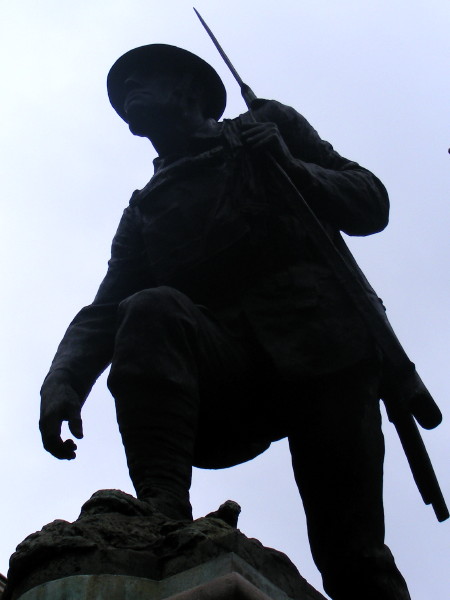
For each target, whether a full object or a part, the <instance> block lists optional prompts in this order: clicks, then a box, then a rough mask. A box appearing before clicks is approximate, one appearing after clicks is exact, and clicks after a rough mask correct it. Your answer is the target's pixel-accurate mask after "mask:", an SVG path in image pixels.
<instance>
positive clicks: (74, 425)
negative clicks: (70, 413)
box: [69, 414, 83, 440]
mask: <svg viewBox="0 0 450 600" xmlns="http://www.w3.org/2000/svg"><path fill="white" fill-rule="evenodd" d="M69 429H70V432H71V434H72V435H74V436H75V437H76V438H77V439H78V440H81V438H82V437H83V421H82V420H81V417H80V415H79V414H78V416H77V417H75V418H72V419H70V420H69Z"/></svg>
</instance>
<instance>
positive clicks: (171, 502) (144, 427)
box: [108, 287, 241, 518]
mask: <svg viewBox="0 0 450 600" xmlns="http://www.w3.org/2000/svg"><path fill="white" fill-rule="evenodd" d="M233 341H234V340H233V339H232V336H229V335H227V332H226V331H224V330H223V329H222V328H221V327H220V325H219V324H217V323H216V322H215V321H214V320H213V319H211V318H209V317H208V316H206V315H205V314H204V312H202V310H201V309H200V308H199V307H197V306H196V305H195V304H193V303H192V302H191V301H190V299H189V298H187V297H186V296H185V295H184V294H182V293H180V292H178V291H176V290H174V289H172V288H168V287H159V288H152V289H148V290H144V291H142V292H139V293H137V294H135V295H134V296H131V297H130V298H128V299H127V300H125V301H124V302H122V303H121V305H120V311H119V325H118V330H117V334H116V341H115V352H114V357H113V361H112V366H111V372H110V375H109V378H108V385H109V388H110V390H111V392H112V394H113V396H114V398H115V401H116V410H117V420H118V423H119V428H120V432H121V435H122V440H123V443H124V447H125V452H126V456H127V462H128V467H129V471H130V477H131V479H132V482H133V485H134V487H135V489H136V493H137V496H138V498H140V499H146V500H149V499H151V501H152V502H153V503H154V504H155V506H156V508H158V509H160V510H162V512H165V513H166V514H167V515H168V516H171V517H174V518H191V516H192V513H191V507H190V503H189V487H190V483H191V471H192V461H193V452H194V443H195V435H196V427H197V419H198V411H199V379H200V378H201V377H206V378H208V377H209V378H214V376H215V375H216V374H217V377H219V375H222V376H224V377H227V376H229V377H232V376H233V370H236V369H239V361H240V360H241V356H240V351H239V345H236V344H233Z"/></svg>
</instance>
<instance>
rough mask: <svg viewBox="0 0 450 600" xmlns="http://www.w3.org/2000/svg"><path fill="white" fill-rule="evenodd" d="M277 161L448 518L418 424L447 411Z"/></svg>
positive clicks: (421, 484) (423, 479)
mask: <svg viewBox="0 0 450 600" xmlns="http://www.w3.org/2000/svg"><path fill="white" fill-rule="evenodd" d="M194 11H195V13H196V15H197V16H198V18H199V19H200V22H201V23H202V25H203V27H204V28H205V29H206V31H207V33H208V35H209V37H210V38H211V40H212V41H213V43H214V45H215V47H216V48H217V50H218V52H219V54H220V55H221V57H222V58H223V60H224V61H225V63H226V65H227V66H228V68H229V69H230V71H231V73H232V74H233V76H234V78H235V79H236V81H237V82H238V84H239V87H240V89H241V94H242V97H243V98H244V101H245V103H246V105H247V107H248V109H249V110H250V112H251V109H252V105H253V103H254V102H255V100H257V97H256V95H255V94H254V92H253V91H252V90H251V88H250V87H249V86H248V85H247V84H246V83H244V81H243V80H242V79H241V77H240V76H239V74H238V73H237V71H236V69H235V68H234V66H233V65H232V63H231V61H230V59H229V58H228V56H227V55H226V54H225V52H224V51H223V49H222V47H221V46H220V44H219V42H218V41H217V39H216V37H215V36H214V34H213V33H212V31H211V29H210V28H209V27H208V25H207V24H206V23H205V21H204V19H203V18H202V17H201V16H200V14H199V12H198V11H197V10H196V9H195V8H194ZM271 162H272V164H273V168H274V169H275V171H276V172H277V174H278V176H279V177H280V179H281V180H282V181H284V184H285V186H286V191H287V194H288V196H289V197H290V198H291V199H292V200H293V201H291V203H290V208H291V209H292V210H293V211H294V213H295V214H296V215H297V216H298V218H299V219H300V222H302V223H303V225H304V228H305V230H306V231H307V232H308V234H309V236H310V238H311V239H312V241H313V242H314V244H315V246H316V248H317V250H318V252H320V253H321V254H322V257H323V258H324V259H325V261H326V263H327V264H328V266H329V267H330V269H331V271H332V272H333V273H334V275H335V276H336V279H337V280H338V282H339V283H340V284H341V285H342V287H343V289H344V290H345V292H346V293H347V296H348V298H349V299H350V301H351V302H352V304H353V305H354V307H355V309H356V310H357V311H358V312H359V314H360V316H361V317H362V319H363V321H364V323H365V325H366V326H367V328H368V330H369V332H370V333H371V335H372V337H373V339H374V340H375V343H376V344H377V346H378V347H379V348H380V350H381V352H382V354H383V368H384V373H383V383H382V389H381V392H380V396H381V399H382V400H383V402H384V404H385V406H386V411H387V415H388V418H389V420H390V421H391V422H392V423H393V424H394V426H395V428H396V430H397V433H398V436H399V438H400V441H401V444H402V447H403V450H404V452H405V455H406V458H407V460H408V463H409V466H410V468H411V472H412V475H413V477H414V481H415V482H416V485H417V487H418V489H419V492H420V494H421V495H422V498H423V501H424V502H425V504H431V505H432V506H433V509H434V512H435V514H436V517H437V520H438V521H439V522H442V521H445V520H446V519H448V517H449V511H448V508H447V506H446V504H445V499H444V497H443V495H442V491H441V489H440V486H439V482H438V481H437V478H436V474H435V472H434V469H433V465H432V464H431V461H430V458H429V456H428V453H427V450H426V448H425V445H424V443H423V440H422V437H421V435H420V432H419V429H418V427H417V424H416V420H417V422H418V423H419V424H420V425H421V426H422V427H424V428H425V429H433V428H435V427H437V426H438V425H439V424H440V423H441V421H442V414H441V411H440V410H439V408H438V406H437V404H436V403H435V401H434V399H433V398H432V396H431V394H430V392H429V391H428V390H427V388H426V387H425V384H424V383H423V381H422V380H421V379H420V377H419V375H418V373H417V371H416V368H415V365H414V363H412V362H411V361H410V359H409V358H408V356H407V354H406V352H405V350H404V349H403V347H402V345H401V344H400V342H399V340H398V338H397V336H396V335H395V333H394V331H393V329H392V327H391V325H390V323H389V321H388V319H387V317H386V314H385V310H384V307H383V305H382V304H381V303H380V301H379V299H378V298H377V297H376V296H372V295H371V294H369V293H368V292H367V286H368V285H369V284H368V282H367V280H366V279H365V277H364V275H363V273H362V271H361V270H360V269H359V267H358V265H357V263H356V261H355V259H354V258H353V256H352V254H351V253H350V250H348V248H347V247H346V246H345V243H344V242H343V244H344V246H343V247H344V248H345V250H346V253H345V255H344V254H343V253H342V252H341V251H340V250H339V249H338V248H337V247H336V245H335V244H334V242H333V240H332V239H331V237H330V236H329V235H328V232H327V231H326V230H325V228H324V227H323V225H322V223H321V222H320V221H319V219H318V218H317V217H316V215H315V214H314V212H313V211H312V209H311V208H310V207H309V205H308V203H307V202H306V200H305V199H304V197H303V195H302V194H301V193H300V192H299V190H298V189H297V187H296V186H295V184H294V183H293V182H292V180H291V178H290V177H289V175H288V174H287V173H286V171H285V170H284V169H283V168H282V167H281V166H280V164H279V163H278V162H277V161H276V160H275V159H274V158H273V157H271Z"/></svg>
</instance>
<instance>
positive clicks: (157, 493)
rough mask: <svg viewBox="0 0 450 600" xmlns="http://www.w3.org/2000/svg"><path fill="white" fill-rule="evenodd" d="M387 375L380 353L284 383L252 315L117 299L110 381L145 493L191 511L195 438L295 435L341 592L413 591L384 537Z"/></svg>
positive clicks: (354, 595) (178, 513) (322, 543)
mask: <svg viewBox="0 0 450 600" xmlns="http://www.w3.org/2000/svg"><path fill="white" fill-rule="evenodd" d="M379 379H380V363H379V361H377V360H372V361H365V362H364V363H363V364H358V365H355V366H354V367H352V368H349V369H346V370H345V372H339V373H334V374H331V375H330V374H328V375H326V376H322V377H320V376H317V377H314V378H311V377H309V378H302V377H301V373H299V380H298V381H296V382H295V383H293V382H292V381H290V382H283V381H280V380H279V379H277V374H276V372H275V371H274V369H271V367H270V361H269V360H268V358H267V357H265V356H264V354H263V352H262V351H261V350H260V349H259V348H258V344H257V342H256V341H255V340H254V339H252V336H251V335H250V332H249V330H247V329H246V327H245V323H243V325H242V327H236V326H234V327H233V328H232V329H230V328H227V327H226V326H224V325H223V323H221V322H220V321H218V320H216V319H215V318H214V317H213V316H212V315H211V314H209V312H208V311H207V309H205V308H204V307H201V306H198V305H196V304H194V303H193V302H192V301H191V300H190V299H189V298H188V297H187V296H185V295H184V294H182V293H181V292H179V291H177V290H175V289H173V288H170V287H157V288H151V289H147V290H143V291H141V292H138V293H137V294H134V295H133V296H131V297H129V298H127V299H126V300H124V301H123V302H122V303H121V305H120V307H119V322H118V327H117V333H116V341H115V351H114V356H113V360H112V365H111V371H110V375H109V378H108V386H109V388H110V390H111V393H112V394H113V396H114V398H115V402H116V411H117V420H118V424H119V428H120V431H121V435H122V440H123V443H124V447H125V452H126V456H127V462H128V467H129V471H130V477H131V480H132V482H133V484H134V487H135V489H136V493H137V496H138V498H140V499H144V500H146V499H153V500H155V501H156V502H157V503H159V507H160V508H161V510H162V511H163V512H165V513H166V514H167V516H169V517H173V518H190V517H191V515H192V513H191V508H190V504H189V488H190V484H191V473H192V466H193V464H195V460H196V453H197V452H198V448H199V447H200V448H201V451H202V452H203V453H205V452H206V453H207V452H208V444H210V446H211V448H213V447H214V448H215V449H216V451H217V446H218V447H221V440H224V439H228V440H230V439H231V440H245V439H247V440H248V442H249V443H252V442H258V441H259V442H260V441H261V440H268V441H270V440H275V439H279V438H280V437H284V436H287V437H288V440H289V447H290V451H291V456H292V466H293V472H294V477H295V481H296V483H297V486H298V489H299V492H300V496H301V499H302V501H303V506H304V510H305V514H306V518H307V526H308V536H309V542H310V546H311V551H312V555H313V558H314V561H315V563H316V565H317V567H318V569H319V571H320V572H321V574H322V578H323V585H324V589H325V591H326V592H327V593H328V594H329V595H330V597H331V598H333V600H344V599H345V600H353V599H354V600H357V599H362V598H364V600H408V599H410V596H409V593H408V590H407V586H406V583H405V581H404V579H403V577H402V575H401V573H400V572H399V570H398V569H397V567H396V565H395V561H394V558H393V556H392V554H391V552H390V550H389V548H388V547H387V546H386V545H385V544H384V511H383V500H382V481H383V459H384V442H383V435H382V431H381V415H380V411H379V395H378V386H379ZM224 394H225V397H224ZM223 447H224V448H225V447H226V445H224V446H223Z"/></svg>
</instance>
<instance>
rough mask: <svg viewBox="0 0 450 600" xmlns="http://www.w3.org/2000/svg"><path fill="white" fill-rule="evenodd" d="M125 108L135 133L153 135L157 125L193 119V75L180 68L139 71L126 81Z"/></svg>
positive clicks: (194, 101) (164, 125)
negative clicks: (178, 69)
mask: <svg viewBox="0 0 450 600" xmlns="http://www.w3.org/2000/svg"><path fill="white" fill-rule="evenodd" d="M124 86H125V101H124V110H125V112H126V115H127V120H128V124H129V126H130V129H131V131H132V133H134V134H135V135H141V136H149V134H151V132H152V131H153V130H154V129H155V128H163V127H168V126H171V125H173V124H174V122H176V121H177V120H180V119H184V120H186V118H188V119H189V115H190V113H191V112H192V113H195V111H196V106H195V103H196V98H195V94H193V92H192V78H191V77H190V76H189V75H187V74H183V73H180V72H176V71H167V70H166V71H157V70H152V72H145V71H135V72H134V73H132V74H131V75H130V76H129V77H128V78H127V79H126V80H125V83H124Z"/></svg>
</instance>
